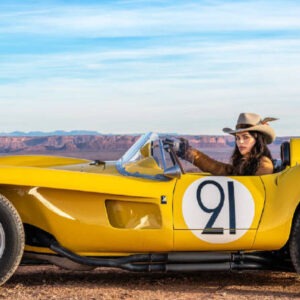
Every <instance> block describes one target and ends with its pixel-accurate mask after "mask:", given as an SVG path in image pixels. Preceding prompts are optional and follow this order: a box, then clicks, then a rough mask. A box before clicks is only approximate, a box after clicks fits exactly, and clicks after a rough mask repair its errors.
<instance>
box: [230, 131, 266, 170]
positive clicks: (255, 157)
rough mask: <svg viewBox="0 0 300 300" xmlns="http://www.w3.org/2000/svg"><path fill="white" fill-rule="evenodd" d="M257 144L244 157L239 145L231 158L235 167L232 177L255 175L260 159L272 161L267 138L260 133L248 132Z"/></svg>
mask: <svg viewBox="0 0 300 300" xmlns="http://www.w3.org/2000/svg"><path fill="white" fill-rule="evenodd" d="M248 132H249V134H251V135H252V136H253V137H254V138H255V140H256V142H255V144H254V146H253V147H252V149H251V152H250V153H249V155H246V156H243V155H242V154H241V153H240V151H239V149H238V147H237V145H235V149H234V151H233V153H232V156H231V162H232V166H233V172H232V175H255V173H256V171H257V170H258V168H259V163H260V159H261V158H262V157H263V156H266V157H268V158H269V159H271V160H272V155H271V153H270V150H269V149H268V147H267V143H266V139H265V136H264V135H263V134H262V133H261V132H258V131H248Z"/></svg>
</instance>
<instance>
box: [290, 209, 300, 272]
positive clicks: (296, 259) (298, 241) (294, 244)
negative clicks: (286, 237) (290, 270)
mask: <svg viewBox="0 0 300 300" xmlns="http://www.w3.org/2000/svg"><path fill="white" fill-rule="evenodd" d="M289 248H290V256H291V260H292V263H293V266H294V268H295V270H296V271H297V273H298V274H300V210H298V212H297V213H296V214H295V217H294V221H293V227H292V232H291V236H290V241H289Z"/></svg>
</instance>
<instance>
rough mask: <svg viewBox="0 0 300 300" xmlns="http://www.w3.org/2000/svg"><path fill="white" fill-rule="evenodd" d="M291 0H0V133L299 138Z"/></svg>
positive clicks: (298, 72)
mask: <svg viewBox="0 0 300 300" xmlns="http://www.w3.org/2000/svg"><path fill="white" fill-rule="evenodd" d="M299 16H300V1H289V0H285V1H284V0H282V1H276V0H269V1H258V0H257V1H254V0H253V1H252V0H249V1H239V0H234V1H230V0H229V1H217V0H216V1H214V0H212V1H200V0H199V1H191V0H182V1H176V0H173V1H168V0H166V1H155V0H154V1H144V0H124V1H100V0H99V1H96V0H94V1H91V0H85V1H83V0H82V1H79V0H77V1H75V0H70V1H67V0H65V1H62V0H57V1H50V0H49V1H11V0H10V1H8V0H3V1H1V2H0V104H1V108H2V109H1V111H0V132H1V131H2V132H10V131H14V130H21V131H31V130H41V131H50V130H56V129H62V130H72V129H86V130H97V131H99V132H103V133H135V132H146V131H159V132H178V133H189V134H222V128H223V127H232V126H234V125H235V122H236V119H237V117H238V114H239V113H240V112H257V113H259V114H261V115H262V116H274V117H278V118H280V120H279V121H277V122H274V123H272V126H273V127H274V128H275V130H276V132H277V134H278V135H279V136H283V135H300V119H299V116H298V115H299V114H300V84H299V81H300V17H299Z"/></svg>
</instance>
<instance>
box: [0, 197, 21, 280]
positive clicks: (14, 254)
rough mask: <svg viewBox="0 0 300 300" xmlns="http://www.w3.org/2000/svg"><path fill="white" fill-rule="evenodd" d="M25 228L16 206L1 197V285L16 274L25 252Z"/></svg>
mask: <svg viewBox="0 0 300 300" xmlns="http://www.w3.org/2000/svg"><path fill="white" fill-rule="evenodd" d="M24 243H25V242H24V228H23V224H22V221H21V218H20V216H19V214H18V212H17V210H16V209H15V208H14V206H13V205H12V204H11V203H10V202H9V201H8V200H7V199H6V198H5V197H4V196H2V195H0V285H2V284H3V283H4V282H5V281H7V280H8V279H9V278H10V277H11V276H12V275H13V273H14V272H15V270H16V269H17V267H18V266H19V263H20V261H21V258H22V255H23V251H24Z"/></svg>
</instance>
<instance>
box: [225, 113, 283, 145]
mask: <svg viewBox="0 0 300 300" xmlns="http://www.w3.org/2000/svg"><path fill="white" fill-rule="evenodd" d="M275 120H278V119H277V118H270V117H267V118H264V119H262V118H261V117H260V115H258V114H253V113H241V114H240V115H239V118H238V120H237V124H236V126H235V129H231V128H228V127H226V128H223V132H225V133H229V134H233V135H234V134H236V133H237V132H243V131H258V132H261V133H263V134H264V135H265V137H266V142H267V144H271V143H272V142H273V141H274V140H275V132H274V129H273V128H272V127H270V126H269V124H268V122H270V121H275Z"/></svg>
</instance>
